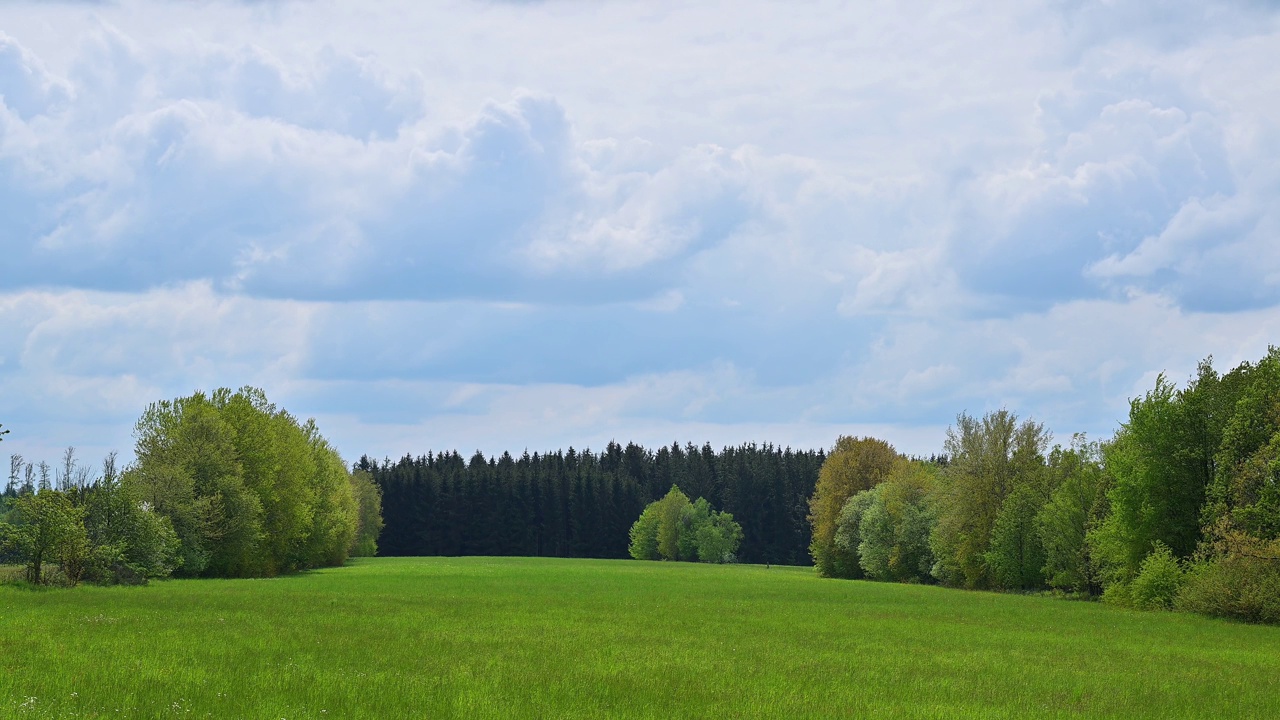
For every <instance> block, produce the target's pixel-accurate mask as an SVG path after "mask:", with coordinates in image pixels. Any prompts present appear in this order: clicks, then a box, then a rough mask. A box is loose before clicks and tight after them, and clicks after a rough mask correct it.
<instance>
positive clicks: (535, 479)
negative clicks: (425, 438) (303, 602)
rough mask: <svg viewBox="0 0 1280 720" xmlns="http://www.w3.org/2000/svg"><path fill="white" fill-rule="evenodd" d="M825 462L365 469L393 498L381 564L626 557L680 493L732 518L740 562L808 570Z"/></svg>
mask: <svg viewBox="0 0 1280 720" xmlns="http://www.w3.org/2000/svg"><path fill="white" fill-rule="evenodd" d="M825 459H826V456H825V454H824V453H823V451H821V450H819V451H795V450H792V449H791V448H786V449H781V448H777V447H774V446H772V445H764V446H758V445H754V444H752V445H743V446H740V447H736V448H725V449H724V450H722V451H720V452H719V453H716V452H715V451H714V450H712V448H711V446H710V444H707V445H703V446H702V447H701V448H698V447H696V446H694V445H692V444H689V445H686V446H685V447H680V446H679V445H678V444H673V445H672V446H670V447H663V448H660V449H659V450H657V451H656V452H654V451H650V450H647V449H645V448H644V447H641V446H639V445H635V444H629V445H627V446H626V447H625V448H624V447H623V446H621V445H619V444H617V443H610V444H609V445H608V446H607V447H606V448H605V450H604V452H603V453H600V454H595V453H592V452H591V451H590V450H584V451H582V452H578V451H575V450H574V449H573V448H570V449H569V450H568V451H567V452H562V451H557V452H554V453H546V454H537V453H535V454H533V455H530V454H528V453H527V452H526V453H525V454H524V455H522V456H521V457H520V458H518V459H517V458H513V457H511V455H510V454H508V453H503V455H502V456H501V457H500V458H485V457H484V455H482V454H480V453H476V454H475V455H474V456H472V457H471V459H470V460H469V461H468V460H465V459H463V457H462V456H461V455H459V454H458V453H457V452H447V453H440V454H434V453H429V454H427V455H426V456H420V457H417V458H414V457H411V456H408V455H406V456H405V457H403V458H401V459H400V460H399V461H397V462H394V463H392V462H390V461H383V462H382V463H377V462H375V461H371V460H370V459H369V458H368V457H364V458H361V459H360V463H359V465H358V468H359V469H363V470H366V471H368V472H369V473H371V474H372V475H373V478H374V481H375V482H376V483H377V484H378V486H379V487H380V488H381V489H382V493H383V504H382V507H383V520H384V521H385V523H386V526H385V528H384V529H383V531H382V535H381V536H380V537H379V539H378V554H379V555H529V556H546V557H596V558H626V557H629V555H628V553H627V543H628V531H629V530H630V528H631V525H632V523H634V522H635V521H636V518H637V517H639V515H640V513H641V511H642V510H644V508H645V506H646V505H647V504H649V503H650V502H652V501H654V500H656V499H658V498H660V497H662V496H663V495H664V494H666V492H667V491H668V490H670V489H671V486H672V485H677V486H679V487H680V489H681V490H683V491H684V492H686V493H687V494H689V495H690V496H692V497H704V498H706V499H707V500H708V501H710V503H711V505H712V506H714V507H716V508H718V509H720V510H724V511H727V512H730V513H732V514H733V517H734V518H735V519H736V520H737V521H738V522H739V523H740V524H741V525H742V529H743V533H744V535H745V537H744V538H743V541H742V546H741V548H740V549H739V552H738V558H739V560H740V561H741V562H747V563H764V562H770V563H777V564H791V565H808V564H809V562H810V559H809V532H810V529H809V522H808V520H807V515H808V510H809V508H808V499H809V496H810V495H811V494H812V493H813V487H814V483H815V482H816V481H817V477H818V470H819V469H820V468H821V467H822V463H823V461H824V460H825Z"/></svg>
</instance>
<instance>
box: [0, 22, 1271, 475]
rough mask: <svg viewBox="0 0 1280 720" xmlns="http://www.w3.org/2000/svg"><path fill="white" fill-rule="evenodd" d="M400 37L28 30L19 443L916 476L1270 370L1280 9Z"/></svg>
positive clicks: (9, 409) (18, 95)
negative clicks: (274, 424) (844, 434)
mask: <svg viewBox="0 0 1280 720" xmlns="http://www.w3.org/2000/svg"><path fill="white" fill-rule="evenodd" d="M379 8H380V9H379V10H370V9H365V8H362V9H361V10H360V11H359V12H355V11H353V10H352V6H348V5H344V4H342V3H328V2H316V3H307V4H289V3H280V4H270V5H260V4H250V5H245V4H237V3H206V4H188V3H183V4H167V5H155V4H136V3H132V2H128V1H126V2H122V3H117V4H112V5H102V6H95V7H93V8H85V7H77V6H71V5H65V4H63V5H35V4H22V3H17V4H10V5H8V6H6V32H7V33H8V34H5V35H0V213H2V214H3V215H4V217H5V224H4V227H3V228H0V261H2V262H0V332H2V333H3V334H2V335H0V389H2V390H3V393H4V394H3V398H4V403H5V404H4V407H3V408H2V409H3V411H4V412H5V413H6V416H5V417H0V422H4V423H5V425H6V427H14V426H15V425H16V424H21V425H25V426H26V427H28V428H36V429H38V431H39V433H41V434H43V435H50V436H53V435H58V434H60V433H61V432H62V430H65V431H66V433H68V434H72V435H74V434H75V433H83V434H84V435H85V436H86V437H88V438H90V440H88V441H85V440H79V439H77V438H76V437H68V438H67V440H69V441H71V442H76V443H80V444H87V445H91V446H97V445H103V446H105V445H107V444H108V441H109V440H110V439H111V438H117V437H122V434H121V433H120V432H119V431H112V430H109V429H106V428H108V426H111V427H115V426H121V425H127V423H128V422H129V421H130V420H131V419H132V417H135V416H136V414H137V412H139V411H140V408H141V406H142V405H144V404H145V403H146V402H147V401H149V400H154V399H156V398H158V397H171V396H174V395H178V394H185V393H189V392H190V391H191V390H192V389H194V388H196V387H206V388H208V387H213V386H215V385H232V386H235V385H240V384H245V383H250V384H258V385H262V386H264V387H265V388H266V389H267V390H268V392H269V393H270V394H271V396H272V397H273V398H274V399H276V400H277V401H279V402H281V403H282V404H283V405H285V406H287V407H290V408H291V409H296V410H297V411H298V412H299V413H301V414H304V415H312V414H314V415H318V416H320V417H322V418H327V419H328V420H329V421H331V422H333V423H335V424H336V426H337V427H338V428H340V431H338V432H341V433H342V434H344V435H346V436H347V437H351V438H356V440H352V441H350V442H349V443H348V442H343V441H342V440H341V439H340V438H339V444H340V445H341V446H342V447H343V448H344V450H346V451H347V452H348V453H349V454H351V453H355V454H358V453H360V452H365V451H372V452H373V453H374V454H384V453H385V454H389V455H396V454H398V453H399V452H402V451H404V450H409V449H413V450H420V449H426V448H427V447H433V446H434V447H446V446H450V447H451V446H458V447H462V448H464V449H466V448H468V447H469V446H471V445H479V446H482V447H484V448H485V449H487V450H494V451H499V450H502V449H506V448H507V447H511V448H517V449H518V448H519V447H520V446H521V445H522V444H528V445H529V446H530V447H531V448H538V447H556V446H563V445H567V444H570V443H575V444H579V445H581V444H584V443H593V444H597V445H599V444H602V443H603V442H605V441H607V440H608V439H611V438H614V437H616V438H617V439H619V440H629V439H639V440H645V441H646V442H670V441H671V440H675V439H680V440H686V439H688V440H694V441H695V442H696V441H700V440H702V439H710V440H713V441H717V442H718V441H720V440H724V441H732V442H739V441H746V440H751V439H757V440H764V439H774V440H777V441H779V442H789V441H791V439H792V438H795V439H796V440H795V441H796V442H800V440H801V439H803V440H804V441H805V442H806V443H808V444H815V443H816V444H829V443H830V442H831V441H832V440H834V436H835V434H838V433H839V432H841V431H848V432H860V431H862V430H866V431H868V432H874V433H876V434H878V433H880V432H881V431H883V432H884V433H894V434H897V436H898V437H910V438H913V440H911V441H910V443H916V442H920V443H921V444H920V445H918V446H913V445H910V443H907V442H906V441H904V442H903V444H907V446H908V447H909V449H911V450H912V451H918V452H928V451H930V450H931V449H936V446H935V447H933V448H931V447H929V446H928V445H927V443H923V441H921V438H924V437H926V436H928V437H933V438H936V439H937V440H936V441H937V442H940V438H941V430H942V428H944V427H945V425H946V424H947V423H948V422H949V421H950V420H951V419H952V418H953V417H954V414H955V413H956V412H957V411H959V410H964V409H967V410H969V411H971V412H981V411H983V410H985V409H991V408H994V407H999V406H1002V405H1003V406H1008V407H1010V408H1011V409H1015V410H1019V411H1021V412H1023V414H1027V415H1034V416H1036V417H1037V418H1038V419H1042V420H1045V421H1048V422H1049V423H1050V425H1051V426H1052V427H1054V428H1055V429H1057V430H1058V431H1059V432H1060V433H1061V434H1064V435H1065V434H1069V433H1070V432H1072V431H1074V430H1088V431H1090V432H1092V433H1095V434H1105V433H1106V432H1109V430H1110V429H1111V428H1113V427H1114V423H1115V421H1116V420H1118V419H1119V418H1120V417H1122V416H1123V413H1124V411H1125V408H1126V405H1125V401H1126V398H1127V397H1130V396H1132V395H1135V394H1137V393H1139V392H1141V391H1142V390H1143V389H1145V387H1146V386H1148V385H1149V384H1150V382H1151V378H1152V377H1153V375H1152V373H1154V372H1158V371H1160V370H1167V371H1169V373H1170V375H1171V376H1172V377H1174V378H1175V379H1181V378H1182V377H1185V375H1186V374H1187V373H1189V372H1190V370H1191V369H1192V368H1193V367H1194V363H1195V361H1196V360H1198V359H1199V358H1201V357H1203V356H1204V355H1207V354H1209V353H1214V354H1215V356H1216V357H1218V359H1219V361H1220V363H1222V364H1224V365H1226V364H1234V363H1235V362H1239V361H1240V360H1244V359H1249V358H1256V357H1257V356H1259V355H1260V354H1261V353H1262V352H1264V351H1265V347H1266V343H1267V342H1268V338H1274V337H1275V336H1276V335H1275V333H1276V331H1277V330H1280V327H1277V326H1276V317H1277V316H1276V307H1277V304H1278V303H1280V210H1277V207H1278V206H1277V204H1276V203H1275V202H1274V198H1275V197H1276V195H1277V192H1278V191H1280V161H1277V158H1280V135H1278V134H1277V132H1276V118H1278V117H1280V101H1277V99H1276V98H1278V97H1280V72H1277V70H1276V63H1275V50H1274V48H1275V47H1276V41H1277V38H1278V37H1280V12H1277V9H1276V8H1275V7H1274V5H1269V4H1266V3H1241V2H1210V3H1199V4H1185V3H1184V4H1181V5H1176V6H1174V8H1173V9H1172V10H1170V9H1168V8H1162V9H1161V12H1160V13H1158V14H1159V15H1160V17H1159V18H1155V17H1154V16H1152V15H1151V12H1152V11H1151V10H1150V8H1148V7H1146V6H1145V5H1142V4H1141V3H1134V2H1067V3H1063V2H1047V3H1043V4H1033V5H1030V6H1028V5H1025V4H1023V3H1018V4H1013V3H1009V4H1001V3H995V4H989V5H988V6H984V8H983V9H982V10H981V11H975V10H973V9H971V8H968V7H966V6H964V5H963V4H960V3H956V4H953V5H947V4H943V5H940V6H936V7H935V8H934V9H933V10H931V11H930V12H928V13H920V12H919V11H918V9H916V8H914V7H913V6H909V5H906V4H903V5H890V6H885V7H877V8H874V9H872V8H861V7H853V8H851V7H849V6H848V5H847V4H844V3H835V2H831V3H827V2H819V3H817V4H816V5H814V6H813V8H811V11H810V12H807V13H795V12H794V10H793V9H791V8H789V7H783V6H778V5H772V4H767V3H752V2H747V3H743V4H741V5H740V6H735V12H734V13H733V14H732V17H729V16H726V15H725V14H724V12H723V9H720V8H714V7H709V6H695V5H688V4H683V5H682V4H678V3H661V2H659V3H656V4H655V3H640V2H619V3H608V4H605V5H602V6H598V7H596V6H592V7H591V8H587V7H586V6H581V7H580V6H578V5H575V4H572V3H569V4H563V3H520V4H492V3H484V4H481V3H476V4H461V5H451V6H447V7H446V6H439V7H436V6H432V7H427V6H424V5H422V4H420V3H405V4H403V5H396V4H395V3H394V2H392V3H388V4H385V5H380V6H379ZM388 17H394V18H395V20H394V24H393V23H392V22H391V21H390V20H388ZM55 26H56V27H58V28H59V32H58V33H55V34H51V33H50V32H49V31H48V28H50V27H55ZM68 38H71V39H70V40H68ZM9 413H12V414H9ZM15 416H16V418H17V420H12V419H9V418H11V417H15ZM60 428H61V429H62V430H60ZM95 428H96V429H95ZM841 428H844V429H845V430H841ZM113 432H115V434H114V435H113V434H112V433H113ZM330 432H334V431H330ZM753 433H759V435H756V436H753ZM17 434H18V431H17V430H16V429H15V436H11V437H10V438H8V439H7V440H6V443H5V444H6V446H9V445H10V442H11V441H12V442H14V443H15V446H16V443H24V442H31V441H30V440H23V439H21V438H18V437H16V436H17ZM123 436H127V432H125V433H123ZM828 436H829V437H828ZM93 438H96V439H93ZM469 438H476V439H469ZM504 438H505V440H504ZM578 438H580V439H578ZM813 438H826V440H825V441H822V440H813ZM890 439H891V440H893V439H895V437H894V436H891V437H890ZM929 442H935V441H929ZM111 443H115V444H116V445H117V447H119V446H120V444H121V443H116V441H114V440H111ZM54 444H55V445H56V444H57V443H54ZM123 444H126V445H127V437H126V442H125V443H123Z"/></svg>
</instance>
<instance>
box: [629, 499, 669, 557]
mask: <svg viewBox="0 0 1280 720" xmlns="http://www.w3.org/2000/svg"><path fill="white" fill-rule="evenodd" d="M628 552H630V553H631V557H633V558H635V559H636V560H660V559H662V555H660V554H659V553H658V503H649V505H648V506H647V507H646V508H645V509H644V512H642V513H640V518H639V519H638V520H636V522H635V524H634V525H632V526H631V544H630V545H629V546H628Z"/></svg>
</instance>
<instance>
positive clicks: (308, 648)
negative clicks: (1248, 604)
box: [0, 558, 1280, 718]
mask: <svg viewBox="0 0 1280 720" xmlns="http://www.w3.org/2000/svg"><path fill="white" fill-rule="evenodd" d="M179 716H183V717H215V718H318V717H329V718H334V717H336V718H399V717H431V718H438V717H467V718H470V717H493V718H497V717H502V718H507V717H582V718H598V717H637V718H638V717H652V718H659V717H662V718H665V717H836V716H843V717H895V718H903V717H906V718H913V717H914V718H933V717H981V718H1020V717H1032V716H1035V717H1124V718H1143V717H1149V718H1180V717H1185V718H1191V717H1196V718H1203V717H1214V718H1230V717H1238V718H1257V717H1280V628H1277V627H1261V626H1251V625H1244V624H1238V623H1232V622H1225V621H1219V620H1210V619H1206V618H1201V617H1196V616H1190V615H1182V614H1169V613H1139V612H1132V611H1125V610H1119V609H1115V608H1111V607H1106V606H1102V605H1099V604H1096V603H1083V602H1068V601H1063V600H1055V599H1051V598H1041V597H1022V596H1013V595H998V594H992V593H975V592H964V591H958V590H948V589H942V588H937V587H922V586H909V585H893V584H877V583H869V582H853V581H839V580H821V579H818V578H816V577H814V575H813V571H812V569H809V568H783V567H773V568H771V569H766V568H764V567H760V566H707V565H694V564H675V563H647V562H637V561H607V560H605V561H590V560H555V559H526V558H391V559H373V560H360V561H355V562H353V563H351V564H350V565H348V566H347V567H342V568H334V569H328V570H318V571H312V572H307V573H303V574H298V575H293V576H289V577H283V578H276V579H271V580H174V581H167V582H161V583H154V584H152V585H151V586H148V587H81V588H77V589H75V590H71V591H68V590H29V589H20V588H17V587H0V717H49V718H55V717H56V718H94V717H102V718H105V717H142V718H165V717H179Z"/></svg>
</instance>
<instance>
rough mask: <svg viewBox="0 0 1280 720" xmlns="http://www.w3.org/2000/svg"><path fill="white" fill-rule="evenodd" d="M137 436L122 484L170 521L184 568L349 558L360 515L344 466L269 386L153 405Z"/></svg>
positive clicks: (250, 572) (275, 566)
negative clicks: (270, 394) (269, 395)
mask: <svg viewBox="0 0 1280 720" xmlns="http://www.w3.org/2000/svg"><path fill="white" fill-rule="evenodd" d="M135 437H136V440H137V443H136V449H135V454H136V456H137V461H136V463H135V464H134V466H133V467H132V468H130V470H129V471H128V472H126V473H125V475H124V484H125V485H126V486H128V487H129V488H130V490H131V491H132V492H134V493H136V497H139V498H141V499H142V500H144V501H145V502H147V503H148V504H149V507H151V508H152V509H154V510H155V511H156V512H158V513H159V514H160V515H162V516H164V517H165V518H168V519H169V522H170V523H171V524H172V526H173V529H174V531H175V532H176V534H177V536H178V539H179V541H180V547H181V560H182V562H181V564H180V567H179V571H180V572H181V573H182V574H184V575H203V576H218V577H237V576H269V575H274V574H277V573H280V572H288V571H292V570H296V569H300V568H306V567H315V566H318V565H331V564H338V563H340V562H342V561H343V560H344V559H345V558H346V556H347V552H348V551H349V550H350V548H351V545H352V543H353V541H354V539H355V535H356V526H357V522H358V517H357V515H358V508H357V505H356V499H355V494H354V492H353V490H352V484H351V479H350V476H349V474H348V471H347V469H346V464H345V463H344V462H343V461H342V459H341V458H340V457H339V456H338V454H337V453H336V452H335V451H334V450H333V448H332V447H330V446H329V445H328V443H327V442H326V441H325V440H324V438H323V437H321V436H320V434H319V432H318V431H317V429H316V427H315V425H314V423H311V422H308V423H305V424H299V423H298V421H297V420H296V419H294V418H293V416H291V415H289V414H288V413H287V412H284V411H283V410H279V409H277V408H276V407H275V406H274V405H272V404H271V403H270V402H268V401H267V399H266V397H265V395H263V394H262V391H260V390H257V389H254V388H244V389H242V390H240V391H238V392H235V393H232V392H231V391H229V390H226V389H219V390H217V391H215V392H214V393H213V394H212V395H205V394H204V393H196V394H194V395H192V396H191V397H187V398H179V399H177V400H173V401H163V402H158V403H154V404H153V405H151V406H150V407H148V408H147V411H146V412H145V413H144V414H143V416H142V418H141V419H140V420H139V421H138V424H137V426H136V428H135Z"/></svg>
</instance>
